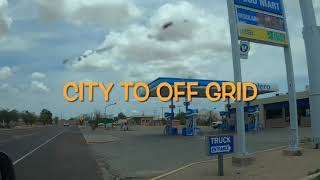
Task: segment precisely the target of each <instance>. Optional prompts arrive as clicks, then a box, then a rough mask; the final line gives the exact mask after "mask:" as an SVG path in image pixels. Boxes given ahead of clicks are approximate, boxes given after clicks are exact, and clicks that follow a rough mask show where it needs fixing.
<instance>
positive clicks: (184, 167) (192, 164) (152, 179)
mask: <svg viewBox="0 0 320 180" xmlns="http://www.w3.org/2000/svg"><path fill="white" fill-rule="evenodd" d="M286 147H288V146H279V147H275V148H270V149H265V150H261V151H256V152H253V153H249V155H254V154H259V153H264V152H269V151H276V150H281V149H284V148H286ZM230 158H232V156H227V157H225V158H224V159H230ZM214 161H218V159H211V160H204V161H198V162H193V163H190V164H187V165H184V166H182V167H180V168H178V169H175V170H172V171H169V172H167V173H164V174H161V175H159V176H156V177H153V178H151V179H150V180H158V179H162V178H164V177H166V176H169V175H171V174H174V173H176V172H179V171H181V170H183V169H186V168H188V167H190V166H194V165H196V164H202V163H207V162H214Z"/></svg>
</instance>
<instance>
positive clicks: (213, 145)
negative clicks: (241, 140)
mask: <svg viewBox="0 0 320 180" xmlns="http://www.w3.org/2000/svg"><path fill="white" fill-rule="evenodd" d="M206 143H207V144H208V155H209V156H213V155H221V154H230V153H233V151H234V147H233V136H232V135H219V136H208V137H207V138H206Z"/></svg>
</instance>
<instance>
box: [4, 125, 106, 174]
mask: <svg viewBox="0 0 320 180" xmlns="http://www.w3.org/2000/svg"><path fill="white" fill-rule="evenodd" d="M0 150H1V151H4V152H6V153H7V154H8V155H9V156H10V157H11V158H12V159H13V161H14V164H15V171H16V176H17V180H29V179H30V180H38V179H39V180H44V179H46V180H50V179H52V180H57V179H61V180H64V179H67V180H69V179H75V180H101V179H102V178H101V175H100V173H99V168H98V165H97V163H96V160H95V158H94V157H93V156H92V155H91V152H90V150H89V149H88V145H87V144H86V142H85V140H84V138H83V136H82V134H81V132H80V131H79V129H78V128H76V127H69V128H62V127H57V126H51V127H45V128H35V129H24V130H7V131H3V130H2V131H0Z"/></svg>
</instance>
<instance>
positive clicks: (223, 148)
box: [211, 144, 231, 154]
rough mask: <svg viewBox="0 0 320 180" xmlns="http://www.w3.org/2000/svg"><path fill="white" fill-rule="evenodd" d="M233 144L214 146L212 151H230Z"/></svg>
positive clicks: (213, 152)
mask: <svg viewBox="0 0 320 180" xmlns="http://www.w3.org/2000/svg"><path fill="white" fill-rule="evenodd" d="M230 150H231V146H230V145H229V144H228V145H223V146H212V147H211V153H212V154H215V153H224V152H230Z"/></svg>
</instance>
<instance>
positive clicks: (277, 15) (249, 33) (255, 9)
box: [234, 0, 288, 46]
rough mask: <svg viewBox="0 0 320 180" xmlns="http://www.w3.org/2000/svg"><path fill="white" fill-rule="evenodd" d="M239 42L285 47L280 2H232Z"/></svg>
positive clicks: (267, 0)
mask: <svg viewBox="0 0 320 180" xmlns="http://www.w3.org/2000/svg"><path fill="white" fill-rule="evenodd" d="M234 4H235V11H236V12H235V13H236V18H237V26H238V34H239V39H240V40H247V41H251V42H257V43H262V44H270V45H275V46H287V45H288V35H287V30H286V26H285V18H284V12H283V8H282V0H234Z"/></svg>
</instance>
